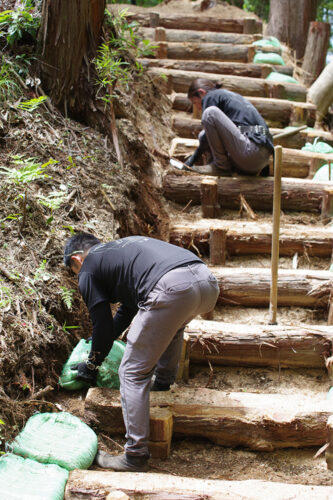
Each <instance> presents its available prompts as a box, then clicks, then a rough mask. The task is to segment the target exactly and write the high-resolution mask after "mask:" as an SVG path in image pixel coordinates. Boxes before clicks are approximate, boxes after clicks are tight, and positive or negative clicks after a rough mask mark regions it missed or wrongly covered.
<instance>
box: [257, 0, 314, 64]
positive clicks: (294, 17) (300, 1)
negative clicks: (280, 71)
mask: <svg viewBox="0 0 333 500" xmlns="http://www.w3.org/2000/svg"><path fill="white" fill-rule="evenodd" d="M317 7H318V0H271V2H270V10H269V22H268V25H267V29H266V34H267V35H272V36H275V37H276V38H278V39H279V40H280V42H285V43H286V44H287V45H289V47H291V48H292V49H293V50H294V51H295V54H296V58H297V59H301V58H302V57H303V56H304V52H305V46H306V39H307V35H308V29H309V24H310V22H311V21H314V20H315V18H316V13H317Z"/></svg>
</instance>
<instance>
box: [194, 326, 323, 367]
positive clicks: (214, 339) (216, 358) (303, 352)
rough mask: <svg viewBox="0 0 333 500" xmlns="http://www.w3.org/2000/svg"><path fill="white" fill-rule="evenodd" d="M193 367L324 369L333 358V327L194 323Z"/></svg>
mask: <svg viewBox="0 0 333 500" xmlns="http://www.w3.org/2000/svg"><path fill="white" fill-rule="evenodd" d="M185 331H186V333H187V335H188V343H189V356H190V362H191V363H199V364H203V363H208V362H209V363H211V364H213V365H223V366H270V367H278V368H323V369H325V359H326V358H328V357H329V356H331V355H332V342H333V327H329V326H321V325H320V326H307V325H300V326H285V325H281V326H278V325H277V326H269V325H248V324H235V323H224V322H222V321H204V320H193V321H191V322H190V323H189V324H188V325H187V326H186V329H185Z"/></svg>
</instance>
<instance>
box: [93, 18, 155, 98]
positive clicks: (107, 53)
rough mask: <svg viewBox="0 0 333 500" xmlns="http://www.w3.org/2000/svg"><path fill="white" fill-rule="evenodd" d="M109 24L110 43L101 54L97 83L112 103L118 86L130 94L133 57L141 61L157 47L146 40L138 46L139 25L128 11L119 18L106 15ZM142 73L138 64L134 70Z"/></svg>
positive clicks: (108, 42)
mask: <svg viewBox="0 0 333 500" xmlns="http://www.w3.org/2000/svg"><path fill="white" fill-rule="evenodd" d="M106 16H107V24H108V26H109V28H110V29H109V32H110V33H109V39H108V41H106V42H104V43H103V44H102V45H101V46H100V48H99V50H98V57H97V58H96V59H95V65H96V69H97V73H98V83H99V84H100V85H101V87H103V88H104V89H105V90H106V95H105V96H103V97H102V99H103V100H104V101H106V102H110V100H111V99H112V97H113V90H114V87H115V85H116V84H119V85H120V86H123V87H125V88H126V89H127V90H128V88H129V84H130V82H131V80H132V76H133V75H132V66H131V64H130V62H129V61H128V59H129V58H130V56H132V57H134V58H136V57H142V56H147V55H150V54H152V52H153V50H154V49H155V48H156V46H154V45H151V44H150V42H149V40H143V41H142V42H141V43H142V45H141V47H140V46H139V43H140V37H139V35H138V27H139V25H138V23H137V22H136V21H133V22H128V21H127V16H128V9H125V10H122V11H120V12H119V13H118V15H116V16H115V15H113V14H110V12H109V11H106ZM134 67H135V68H136V70H137V71H138V72H139V73H140V72H142V70H143V68H142V65H140V64H139V63H137V64H136V66H134Z"/></svg>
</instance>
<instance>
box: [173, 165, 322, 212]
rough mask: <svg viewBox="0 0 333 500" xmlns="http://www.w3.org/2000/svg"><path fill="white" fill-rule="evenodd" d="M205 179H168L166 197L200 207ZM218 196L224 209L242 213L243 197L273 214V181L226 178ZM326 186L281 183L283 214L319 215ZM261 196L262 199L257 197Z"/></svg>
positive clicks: (190, 176) (302, 181)
mask: <svg viewBox="0 0 333 500" xmlns="http://www.w3.org/2000/svg"><path fill="white" fill-rule="evenodd" d="M201 180H202V175H195V174H188V175H171V174H169V175H166V176H165V178H164V184H163V188H164V196H165V197H166V198H167V199H168V200H173V201H175V202H177V203H184V204H186V203H188V202H191V203H192V205H198V204H199V203H200V183H201ZM217 182H218V193H219V200H220V203H221V206H222V207H223V208H231V209H236V210H237V209H239V207H240V201H239V196H240V194H242V195H243V196H244V197H245V199H246V201H247V202H248V203H249V204H250V206H251V207H252V209H254V210H271V209H272V202H273V179H270V178H264V177H250V176H247V177H237V178H229V177H223V178H219V179H218V181H217ZM325 186H328V184H325V183H324V182H313V181H312V180H308V179H292V178H285V179H283V180H282V210H297V211H302V212H303V211H304V212H319V211H320V208H321V203H322V198H323V193H324V189H325ZM258 192H260V197H259V196H258Z"/></svg>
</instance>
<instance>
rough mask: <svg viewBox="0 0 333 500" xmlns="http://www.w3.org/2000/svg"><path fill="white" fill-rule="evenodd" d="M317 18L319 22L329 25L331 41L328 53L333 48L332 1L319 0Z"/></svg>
mask: <svg viewBox="0 0 333 500" xmlns="http://www.w3.org/2000/svg"><path fill="white" fill-rule="evenodd" d="M317 18H318V20H319V21H324V22H325V23H330V25H331V40H330V49H329V50H330V51H332V50H333V49H332V47H333V42H332V38H333V1H332V0H321V1H320V3H319V6H318V14H317Z"/></svg>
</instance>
